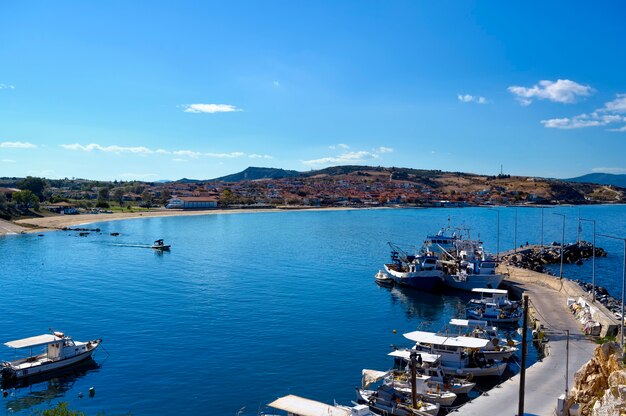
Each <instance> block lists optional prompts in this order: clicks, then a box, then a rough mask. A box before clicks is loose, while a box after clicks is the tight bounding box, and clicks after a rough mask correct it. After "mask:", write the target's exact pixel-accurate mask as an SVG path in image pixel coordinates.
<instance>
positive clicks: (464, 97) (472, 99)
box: [456, 94, 489, 104]
mask: <svg viewBox="0 0 626 416" xmlns="http://www.w3.org/2000/svg"><path fill="white" fill-rule="evenodd" d="M456 97H457V98H458V100H459V101H460V102H462V103H476V104H487V103H488V102H489V101H488V100H487V99H486V98H485V97H481V96H478V95H470V94H458V95H457V96H456Z"/></svg>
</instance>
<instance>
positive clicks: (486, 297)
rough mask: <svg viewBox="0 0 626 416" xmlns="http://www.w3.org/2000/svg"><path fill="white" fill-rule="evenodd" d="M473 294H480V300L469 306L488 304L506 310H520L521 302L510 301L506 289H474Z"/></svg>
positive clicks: (473, 300)
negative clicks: (493, 304)
mask: <svg viewBox="0 0 626 416" xmlns="http://www.w3.org/2000/svg"><path fill="white" fill-rule="evenodd" d="M472 292H473V293H480V299H472V300H470V301H469V303H468V306H479V305H485V304H487V303H495V304H496V306H498V307H500V308H504V309H518V308H519V306H520V302H517V301H513V300H510V299H509V292H508V290H506V289H495V288H485V287H483V288H474V289H472Z"/></svg>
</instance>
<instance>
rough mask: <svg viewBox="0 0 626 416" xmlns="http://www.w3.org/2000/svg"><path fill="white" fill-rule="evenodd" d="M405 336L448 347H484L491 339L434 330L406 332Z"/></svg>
mask: <svg viewBox="0 0 626 416" xmlns="http://www.w3.org/2000/svg"><path fill="white" fill-rule="evenodd" d="M404 337H405V338H407V339H410V340H411V341H414V342H419V343H423V344H433V345H445V346H448V347H464V348H484V347H485V346H486V345H487V344H488V343H489V342H490V341H489V340H488V339H482V338H472V337H446V336H442V335H437V334H435V333H434V332H424V331H413V332H409V333H407V334H404Z"/></svg>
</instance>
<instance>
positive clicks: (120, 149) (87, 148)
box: [60, 143, 272, 161]
mask: <svg viewBox="0 0 626 416" xmlns="http://www.w3.org/2000/svg"><path fill="white" fill-rule="evenodd" d="M60 146H61V147H62V148H64V149H67V150H73V151H83V152H92V151H100V152H107V153H116V154H120V153H133V154H139V155H151V154H159V155H174V156H180V157H181V158H178V159H179V160H178V161H182V160H183V159H182V157H185V158H190V159H198V158H200V157H211V158H226V159H233V158H239V157H243V156H246V155H247V154H246V153H244V152H228V153H211V152H208V153H205V152H198V151H195V150H165V149H156V150H153V149H150V148H147V147H144V146H135V147H126V146H118V145H111V146H102V145H99V144H97V143H90V144H87V145H83V144H80V143H73V144H61V145H60ZM248 156H249V157H253V158H254V157H262V158H265V159H271V158H272V156H270V155H259V154H256V153H251V154H249V155H248Z"/></svg>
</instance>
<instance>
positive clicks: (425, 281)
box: [385, 265, 443, 292]
mask: <svg viewBox="0 0 626 416" xmlns="http://www.w3.org/2000/svg"><path fill="white" fill-rule="evenodd" d="M385 271H386V272H387V273H388V274H389V275H390V276H391V278H392V279H393V281H394V283H397V284H399V285H401V286H408V287H412V288H413V289H418V290H424V291H427V292H432V291H434V290H435V289H437V288H438V287H439V286H440V285H441V282H442V276H443V273H442V272H441V271H439V270H426V271H419V272H413V273H405V272H397V271H395V270H393V269H391V268H389V267H387V265H385Z"/></svg>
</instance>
